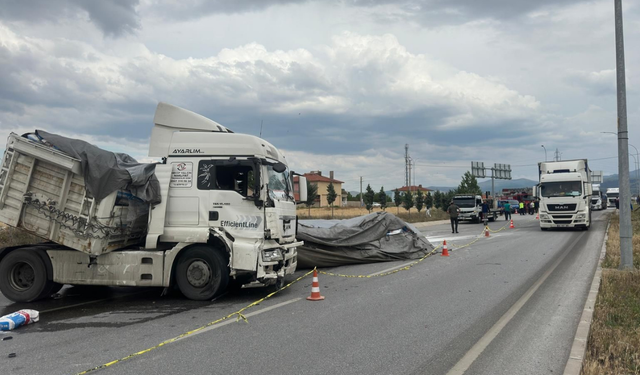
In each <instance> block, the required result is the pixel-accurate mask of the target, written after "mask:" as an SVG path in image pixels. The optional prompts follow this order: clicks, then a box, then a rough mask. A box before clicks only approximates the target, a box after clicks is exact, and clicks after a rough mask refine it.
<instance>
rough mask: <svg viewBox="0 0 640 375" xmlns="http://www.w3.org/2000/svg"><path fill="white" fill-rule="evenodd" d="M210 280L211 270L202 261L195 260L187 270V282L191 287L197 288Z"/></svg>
mask: <svg viewBox="0 0 640 375" xmlns="http://www.w3.org/2000/svg"><path fill="white" fill-rule="evenodd" d="M210 280H211V268H209V265H208V264H207V263H206V262H205V261H202V260H195V261H193V262H192V263H191V264H190V265H189V268H187V281H188V282H189V284H191V285H192V286H194V287H196V288H199V287H202V286H204V285H206V284H207V283H208V282H209V281H210Z"/></svg>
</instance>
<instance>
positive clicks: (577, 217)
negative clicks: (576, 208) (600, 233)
mask: <svg viewBox="0 0 640 375" xmlns="http://www.w3.org/2000/svg"><path fill="white" fill-rule="evenodd" d="M586 218H587V214H577V215H576V220H584V219H586Z"/></svg>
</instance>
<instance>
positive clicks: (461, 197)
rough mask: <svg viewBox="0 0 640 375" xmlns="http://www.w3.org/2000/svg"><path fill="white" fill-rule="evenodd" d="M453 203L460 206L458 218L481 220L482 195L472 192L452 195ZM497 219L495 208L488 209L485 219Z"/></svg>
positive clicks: (461, 219) (478, 221)
mask: <svg viewBox="0 0 640 375" xmlns="http://www.w3.org/2000/svg"><path fill="white" fill-rule="evenodd" d="M453 203H455V204H456V205H457V206H458V207H460V214H459V215H458V220H460V221H464V220H469V221H472V222H475V223H480V222H481V221H482V219H481V216H482V196H481V195H473V194H458V195H455V196H454V197H453ZM496 219H497V210H491V209H490V210H489V213H488V214H487V217H486V218H485V220H487V221H495V220H496Z"/></svg>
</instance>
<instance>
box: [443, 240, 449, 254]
mask: <svg viewBox="0 0 640 375" xmlns="http://www.w3.org/2000/svg"><path fill="white" fill-rule="evenodd" d="M442 256H443V257H448V256H449V249H447V240H444V242H442Z"/></svg>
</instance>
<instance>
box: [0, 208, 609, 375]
mask: <svg viewBox="0 0 640 375" xmlns="http://www.w3.org/2000/svg"><path fill="white" fill-rule="evenodd" d="M606 218H607V216H606V212H600V213H596V214H595V215H594V220H595V222H594V224H593V226H592V228H591V230H590V231H588V232H586V231H584V232H583V231H549V232H542V231H540V229H539V227H538V222H537V221H535V218H534V217H533V216H518V215H515V216H514V223H515V226H516V228H515V229H509V228H505V229H503V230H501V231H499V232H497V233H495V232H494V233H492V234H491V236H490V237H489V238H486V237H484V236H479V235H480V234H481V230H482V226H481V225H478V224H461V225H460V230H459V231H460V233H459V234H452V233H451V231H450V228H449V226H448V224H439V225H429V226H426V225H425V226H419V227H420V229H421V230H422V231H423V233H424V234H425V235H426V236H427V238H428V239H429V240H430V241H432V242H433V243H436V244H439V243H440V242H441V241H442V240H444V239H446V240H447V243H448V245H449V250H450V256H449V257H442V256H440V254H435V255H434V256H432V257H429V258H427V259H425V260H424V261H423V262H421V263H419V264H417V265H415V266H414V267H412V268H410V269H409V270H403V271H400V272H398V273H394V274H391V275H389V276H383V277H370V278H345V277H336V276H329V275H324V274H321V275H320V289H321V293H322V295H323V296H325V297H326V299H325V300H324V301H320V302H311V301H307V300H306V299H305V298H306V297H307V296H309V294H310V289H311V278H310V277H306V278H304V279H303V280H301V281H299V282H297V283H294V284H292V285H291V286H290V287H288V288H286V289H284V290H282V291H281V292H279V293H278V294H276V295H275V296H273V297H271V298H270V299H268V300H266V301H263V302H261V303H260V304H259V305H257V306H254V307H252V308H250V309H248V310H246V311H245V312H244V315H245V316H246V318H247V322H245V321H243V320H240V321H239V322H237V321H236V318H235V317H234V318H233V319H229V320H226V321H223V322H221V323H218V324H215V325H212V326H210V327H208V328H207V329H204V330H202V331H198V332H196V333H193V334H189V335H186V336H184V337H183V338H181V339H179V340H176V341H174V342H171V343H167V344H165V345H162V346H160V347H158V344H160V343H162V342H164V341H165V340H168V339H171V338H175V337H178V336H179V335H181V334H183V333H185V332H189V331H191V330H193V329H195V328H198V327H201V326H203V325H206V324H207V323H209V322H212V321H215V320H218V319H220V318H222V317H224V316H227V315H228V314H231V313H233V312H235V311H238V310H239V309H241V308H243V307H245V306H247V305H248V304H250V303H252V302H254V301H256V300H259V299H260V298H262V297H264V296H266V295H267V294H268V293H269V292H270V291H271V290H268V289H266V288H253V289H242V290H240V291H238V292H236V293H234V294H228V295H225V296H223V297H221V298H220V299H218V300H216V301H214V302H195V301H189V300H185V299H184V298H182V297H181V296H180V295H179V294H176V293H170V294H169V295H167V296H163V297H161V296H160V293H161V291H162V290H161V289H135V288H128V289H124V288H96V287H93V288H91V287H89V288H87V287H83V288H79V287H65V288H64V289H63V290H62V292H61V295H60V297H59V298H57V299H51V300H46V301H40V302H37V303H33V304H13V303H11V302H10V301H8V300H7V299H5V298H4V297H3V296H0V314H2V315H4V314H6V313H10V312H13V311H16V310H18V309H21V308H32V309H36V310H39V311H41V321H40V322H38V323H35V324H33V325H29V326H26V327H21V328H19V329H17V330H15V331H13V332H9V333H0V339H1V338H7V337H9V336H11V337H12V339H10V340H3V341H0V374H20V375H23V374H75V373H79V372H82V371H84V370H88V369H91V368H94V367H96V366H99V365H102V364H106V363H109V362H112V361H114V360H116V359H120V358H124V357H127V356H129V355H131V354H133V353H138V352H140V351H143V350H145V349H149V348H154V349H153V350H150V351H148V352H144V353H141V354H139V355H136V356H134V357H132V358H130V359H127V360H124V361H121V362H117V363H114V364H112V365H110V366H109V367H107V368H104V369H100V370H97V371H95V372H93V373H105V374H168V373H192V374H225V375H232V374H248V373H280V374H300V373H307V374H366V375H370V374H462V373H465V374H559V373H562V371H563V370H564V366H565V364H566V361H567V359H568V356H569V350H570V347H571V344H572V342H573V337H574V334H575V330H576V327H577V324H578V321H579V318H580V313H581V311H582V308H583V305H584V301H585V299H586V296H587V293H588V289H589V283H590V281H591V279H592V276H593V272H594V270H595V267H596V263H597V259H598V255H599V251H600V247H601V245H602V240H603V237H604V231H605V228H606ZM506 224H507V222H505V221H498V222H497V223H491V225H490V227H491V228H492V229H493V230H498V229H500V228H501V227H503V226H504V225H506ZM478 237H480V238H479V239H478ZM476 239H477V241H476V242H474V243H473V244H471V245H470V246H467V247H461V246H463V245H466V244H468V243H470V242H472V241H474V240H476ZM406 263H407V262H392V263H380V264H368V265H358V266H344V267H338V268H333V269H324V270H323V271H327V272H336V273H341V274H353V275H370V274H374V273H376V272H380V271H384V270H388V269H391V268H393V267H401V266H403V265H404V264H406ZM306 272H307V270H301V271H299V272H298V273H297V276H301V275H303V274H305V273H306ZM291 280H293V278H292V279H291ZM10 353H15V354H16V356H15V357H14V358H9V357H8V356H9V354H10Z"/></svg>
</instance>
